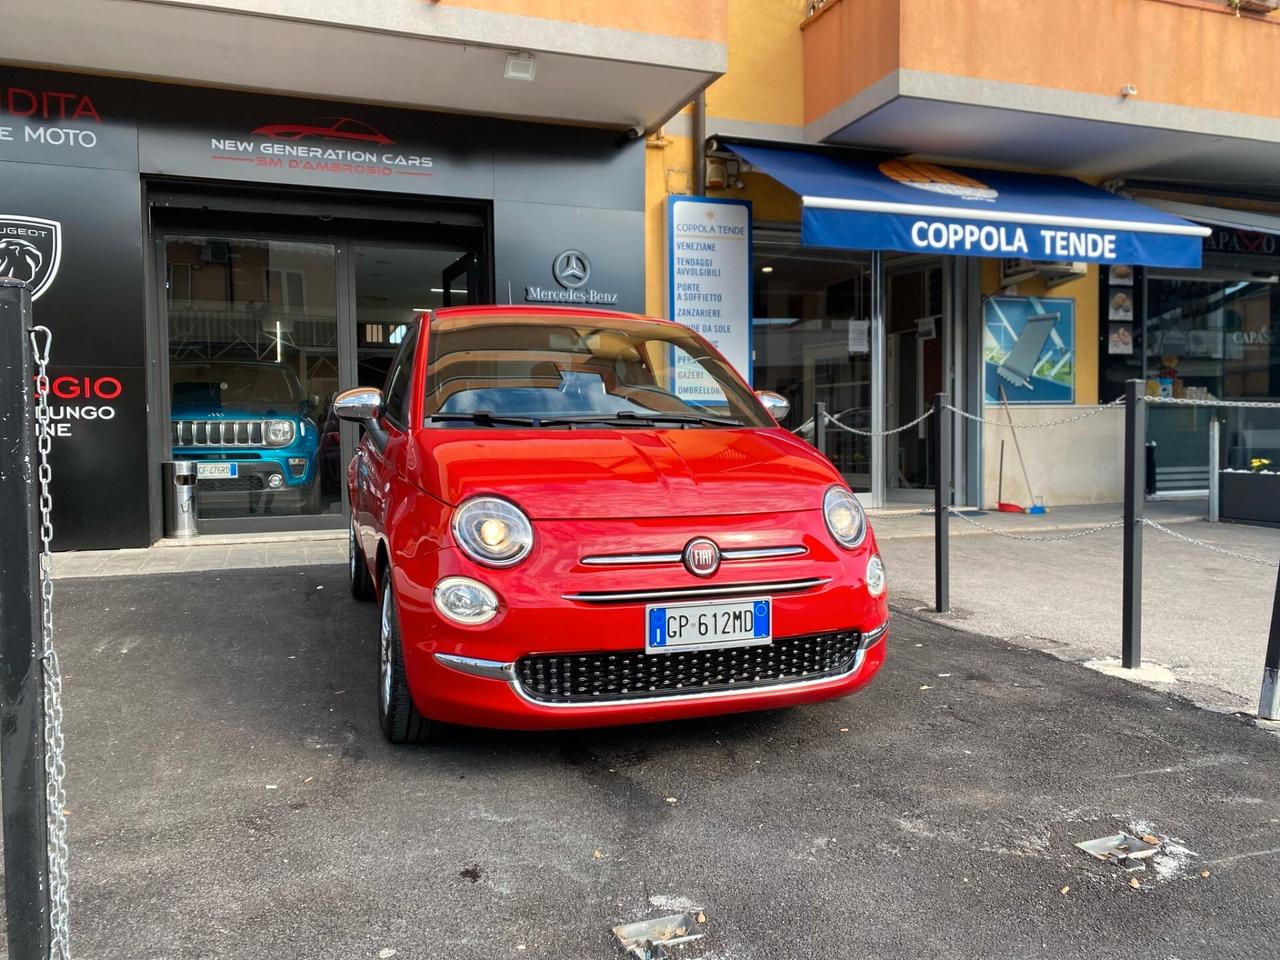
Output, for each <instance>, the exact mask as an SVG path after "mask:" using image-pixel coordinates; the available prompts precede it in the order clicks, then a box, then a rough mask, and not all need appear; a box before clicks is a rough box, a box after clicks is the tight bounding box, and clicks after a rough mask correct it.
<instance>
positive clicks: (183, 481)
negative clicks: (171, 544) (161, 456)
mask: <svg viewBox="0 0 1280 960" xmlns="http://www.w3.org/2000/svg"><path fill="white" fill-rule="evenodd" d="M198 521H199V518H198V517H197V516H196V465H195V463H194V461H191V460H167V461H165V463H164V535H165V536H166V537H194V536H196V535H197V534H198V533H199V532H200V524H199V522H198Z"/></svg>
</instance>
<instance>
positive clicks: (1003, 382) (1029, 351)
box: [982, 297, 1076, 404]
mask: <svg viewBox="0 0 1280 960" xmlns="http://www.w3.org/2000/svg"><path fill="white" fill-rule="evenodd" d="M982 320H983V329H982V356H983V361H984V363H983V369H984V373H983V383H984V391H983V392H984V396H983V400H984V401H985V402H987V403H1000V402H1001V397H1002V395H1003V396H1004V397H1005V398H1007V399H1008V401H1009V403H1011V404H1014V403H1020V404H1059V403H1062V404H1066V403H1074V402H1075V397H1076V302H1075V300H1073V299H1071V298H1069V297H988V298H987V299H986V300H985V301H984V302H983V305H982ZM1002 391H1003V394H1002Z"/></svg>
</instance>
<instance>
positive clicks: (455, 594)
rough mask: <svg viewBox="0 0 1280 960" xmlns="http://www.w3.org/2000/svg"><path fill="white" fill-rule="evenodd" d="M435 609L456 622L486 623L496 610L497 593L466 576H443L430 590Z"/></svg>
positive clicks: (473, 624) (474, 624) (475, 624)
mask: <svg viewBox="0 0 1280 960" xmlns="http://www.w3.org/2000/svg"><path fill="white" fill-rule="evenodd" d="M431 597H432V599H433V600H435V604H436V609H437V610H439V611H440V612H441V613H442V614H444V615H445V616H446V617H448V618H449V619H450V620H454V621H456V622H458V623H466V624H470V625H472V626H477V625H479V624H482V623H488V622H489V621H490V620H492V619H493V618H494V616H495V615H496V614H497V612H498V595H497V594H496V593H494V592H493V591H492V590H490V589H489V588H488V587H486V586H485V585H484V584H483V583H480V582H478V581H476V580H471V579H469V578H467V577H445V578H444V579H443V580H441V581H440V582H439V583H437V584H436V588H435V590H433V591H432V592H431Z"/></svg>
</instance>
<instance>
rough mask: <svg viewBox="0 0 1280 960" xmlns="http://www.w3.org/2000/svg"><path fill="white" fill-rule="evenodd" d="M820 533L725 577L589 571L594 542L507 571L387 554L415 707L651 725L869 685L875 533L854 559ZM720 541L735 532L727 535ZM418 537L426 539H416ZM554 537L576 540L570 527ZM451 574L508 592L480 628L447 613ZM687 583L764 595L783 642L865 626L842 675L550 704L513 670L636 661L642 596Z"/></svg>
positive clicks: (879, 638)
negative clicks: (868, 579) (444, 591)
mask: <svg viewBox="0 0 1280 960" xmlns="http://www.w3.org/2000/svg"><path fill="white" fill-rule="evenodd" d="M737 523H738V525H741V520H739V521H737ZM773 523H774V524H776V520H775V521H773ZM726 525H727V524H726ZM824 538H825V530H824V531H823V532H822V533H820V534H819V533H813V534H811V535H808V536H805V537H804V538H803V540H802V543H803V546H804V547H805V548H806V549H805V551H804V553H803V555H802V556H799V557H792V558H788V559H784V558H778V559H772V560H760V561H752V562H743V563H740V564H729V563H726V564H725V565H724V566H723V567H722V575H717V576H716V577H714V578H711V579H709V580H703V581H698V580H694V579H693V578H692V577H690V576H689V575H687V574H686V573H684V571H683V570H682V569H679V568H677V569H671V570H658V569H648V570H646V571H644V572H641V571H638V570H635V569H616V570H600V569H592V568H590V567H584V566H583V565H582V563H581V562H580V560H579V559H578V558H579V557H580V556H581V555H582V554H583V553H584V552H592V551H590V550H589V549H588V548H586V547H582V546H581V545H574V546H573V548H571V549H570V548H566V549H565V550H564V551H561V552H560V553H559V555H558V556H552V557H548V558H545V561H544V560H540V559H538V558H537V557H536V556H535V557H531V558H530V561H529V564H528V568H524V567H522V568H520V569H516V570H506V571H502V570H491V569H486V568H480V567H478V566H477V565H475V564H474V563H472V562H471V561H470V560H469V559H468V558H467V557H465V556H464V555H462V554H461V553H460V551H458V550H457V549H456V548H452V547H445V548H443V549H440V550H436V551H428V552H425V553H424V552H421V551H417V552H415V554H414V555H413V556H411V557H409V556H404V555H400V556H398V557H397V558H396V562H393V564H392V576H393V577H394V579H395V584H396V594H397V600H398V605H399V612H400V621H401V636H402V638H403V643H404V656H405V669H406V674H407V679H408V683H409V688H410V692H411V694H412V696H413V699H414V702H415V704H416V705H417V708H418V710H419V711H420V712H421V713H423V714H424V715H426V716H428V717H431V718H433V719H436V720H441V721H444V722H450V723H459V724H465V725H470V726H484V727H498V728H506V729H556V728H569V727H590V726H606V725H613V724H628V723H644V722H654V721H661V720H672V719H680V718H688V717H699V716H711V715H715V714H724V713H734V712H741V711H749V710H762V709H771V708H776V707H785V706H791V705H796V704H802V703H813V702H818V701H822V700H829V699H834V698H837V697H842V696H846V695H848V694H850V693H853V692H855V691H856V690H858V689H859V688H861V687H862V686H864V685H865V684H866V683H868V682H869V681H870V680H871V678H872V677H873V676H874V675H875V674H876V672H877V671H878V670H879V669H880V665H881V664H882V663H883V661H884V650H885V642H884V641H885V637H886V636H887V626H888V617H889V613H888V602H887V599H886V597H885V596H880V597H871V596H870V595H869V594H868V592H867V589H866V584H865V579H864V578H865V570H866V561H867V559H869V557H870V556H871V555H872V554H873V553H874V552H875V544H874V539H873V538H869V540H868V543H867V546H866V549H865V550H863V551H859V553H858V554H856V555H854V554H849V553H845V552H836V551H834V550H833V549H832V548H831V547H830V541H829V538H828V539H825V542H824ZM557 539H558V540H559V539H560V538H557ZM722 540H723V541H731V538H730V536H729V535H728V534H725V535H723V537H722ZM413 542H414V544H415V545H416V546H420V545H421V543H422V541H421V540H418V539H416V538H415V540H414V541H413ZM560 542H568V541H567V537H566V538H565V539H564V540H560ZM731 545H734V546H736V544H732V543H731ZM447 576H464V577H470V578H472V579H476V580H480V581H481V582H484V583H486V584H487V585H489V586H490V587H491V588H492V589H494V590H495V591H496V592H497V594H498V596H499V598H500V608H499V613H498V615H497V616H496V617H495V618H494V619H493V620H492V621H490V622H489V623H487V624H484V625H482V626H463V625H460V624H456V623H454V622H452V621H450V620H447V619H446V618H444V617H443V616H441V615H440V614H439V613H438V611H437V610H436V609H435V606H434V604H433V602H432V599H431V592H432V588H433V587H434V585H435V584H436V583H437V582H439V580H441V579H443V578H445V577H447ZM693 589H696V590H703V589H705V590H717V591H719V590H726V591H727V592H726V593H712V594H710V595H708V596H707V597H706V599H709V600H714V599H722V598H723V599H728V598H730V597H734V596H743V595H758V596H766V595H767V596H770V597H771V598H772V603H773V631H772V632H773V636H774V637H775V638H780V639H779V640H775V644H777V643H780V642H783V641H786V640H790V639H795V638H809V637H814V636H817V635H821V634H831V633H837V632H844V633H848V632H854V633H856V634H858V635H860V639H859V643H858V649H857V651H856V655H855V656H854V657H853V659H852V662H851V663H845V665H844V666H843V667H842V668H841V669H840V670H839V672H835V673H824V674H822V675H814V676H804V677H802V678H800V679H795V680H791V679H788V676H789V675H790V674H794V673H802V672H803V671H797V670H794V669H793V670H791V671H789V672H788V671H783V674H784V675H783V676H782V677H781V678H779V679H777V681H776V682H775V681H774V680H773V679H766V680H764V681H762V682H759V683H756V682H750V681H748V682H744V683H736V684H735V685H734V687H733V688H732V689H725V688H724V687H723V685H719V684H715V683H712V684H710V686H711V689H705V690H704V689H697V688H695V687H687V688H683V689H678V690H671V691H669V692H664V691H662V690H650V691H647V692H645V693H642V694H639V695H638V696H637V695H634V694H629V695H626V696H614V695H611V694H610V693H609V688H606V689H605V691H604V692H603V695H602V696H600V697H599V698H593V699H591V700H589V701H586V702H582V701H581V700H579V701H577V702H548V700H547V699H546V698H545V697H543V698H539V697H538V696H537V695H534V694H531V692H530V690H529V689H526V688H525V686H524V685H523V683H522V681H521V676H520V671H519V666H520V663H521V661H522V659H524V658H541V659H546V658H551V657H580V656H583V655H592V656H594V655H599V656H601V657H605V658H608V657H610V656H611V655H612V656H613V657H614V658H615V659H625V658H631V659H632V662H633V663H634V662H636V660H637V659H638V658H643V657H646V656H648V655H645V654H643V652H642V651H643V647H644V630H645V626H644V624H645V606H646V604H647V603H654V602H657V600H656V599H655V598H652V597H651V596H648V595H647V594H649V593H650V592H651V590H666V591H677V590H693ZM600 590H603V591H606V592H608V594H609V599H608V600H607V601H604V600H601V599H600V594H599V593H598V592H597V591H600ZM690 599H702V598H701V597H693V598H690ZM741 649H742V650H751V649H762V648H751V647H743V648H741ZM713 652H718V651H713ZM652 656H653V657H654V658H655V659H656V658H658V657H662V656H664V654H654V655H652ZM842 662H843V661H842ZM740 676H741V675H739V677H740ZM770 676H772V675H770ZM613 689H616V687H615V688H613Z"/></svg>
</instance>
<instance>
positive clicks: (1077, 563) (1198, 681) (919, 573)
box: [873, 503, 1280, 713]
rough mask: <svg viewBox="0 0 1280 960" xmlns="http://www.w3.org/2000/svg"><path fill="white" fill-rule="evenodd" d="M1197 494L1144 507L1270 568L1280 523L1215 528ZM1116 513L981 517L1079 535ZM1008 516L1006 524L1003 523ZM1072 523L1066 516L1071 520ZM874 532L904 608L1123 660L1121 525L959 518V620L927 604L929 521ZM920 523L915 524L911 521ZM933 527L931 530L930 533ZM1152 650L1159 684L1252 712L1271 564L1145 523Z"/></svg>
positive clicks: (1053, 525) (1146, 646)
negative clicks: (1041, 539)
mask: <svg viewBox="0 0 1280 960" xmlns="http://www.w3.org/2000/svg"><path fill="white" fill-rule="evenodd" d="M1201 508H1202V504H1201V505H1197V504H1194V503H1191V504H1186V503H1164V504H1148V509H1147V515H1148V516H1149V517H1151V518H1152V519H1154V520H1156V521H1158V522H1159V523H1161V524H1163V525H1164V526H1166V527H1169V528H1170V529H1172V530H1174V531H1175V532H1177V533H1179V534H1182V535H1183V536H1188V537H1191V538H1193V539H1196V540H1201V541H1206V542H1209V543H1212V544H1214V545H1216V546H1218V547H1220V548H1222V549H1226V550H1230V551H1233V552H1236V553H1241V554H1246V555H1249V556H1253V557H1257V558H1260V559H1266V560H1270V561H1272V562H1273V563H1274V562H1275V561H1276V559H1277V558H1280V530H1275V529H1270V528H1266V527H1251V526H1242V525H1239V524H1222V523H1219V524H1211V523H1208V522H1205V521H1203V520H1201V519H1198V518H1197V514H1198V511H1199V509H1201ZM1118 515H1119V507H1111V508H1108V507H1097V508H1087V509H1081V508H1071V509H1064V510H1059V511H1055V512H1054V513H1052V514H1050V515H1049V518H1047V519H1049V520H1050V521H1051V522H1049V523H1044V524H1043V525H1040V524H1036V523H1033V522H1032V521H1034V520H1036V518H1033V517H1020V516H1017V515H1012V514H1010V515H1004V514H994V513H992V514H985V515H983V516H981V517H978V518H976V519H978V520H979V522H981V523H983V524H985V525H988V526H990V527H991V528H992V529H997V530H1000V531H1002V532H1008V533H1016V534H1019V535H1025V534H1028V533H1030V534H1040V535H1055V532H1058V533H1069V532H1071V530H1072V529H1076V530H1077V532H1079V530H1081V529H1087V528H1088V527H1090V526H1094V525H1096V524H1098V523H1102V522H1105V521H1106V520H1108V519H1111V518H1112V517H1114V516H1118ZM1006 518H1007V519H1006ZM1064 518H1070V519H1071V521H1072V522H1071V523H1064ZM873 522H874V523H875V524H876V535H877V537H878V538H879V541H880V547H881V552H882V554H883V555H884V557H885V562H886V565H887V569H888V571H889V590H890V596H891V597H892V598H893V600H894V602H895V604H896V605H898V606H902V607H906V608H908V609H912V610H915V611H917V612H918V613H920V614H921V615H922V616H929V617H936V619H938V620H940V621H941V622H944V623H953V624H962V625H964V626H965V627H966V628H967V629H972V630H977V631H979V632H981V633H985V634H990V635H993V636H997V637H1002V638H1004V639H1007V640H1010V641H1012V642H1015V643H1019V644H1022V645H1024V646H1030V647H1034V648H1036V649H1042V650H1047V651H1049V652H1051V653H1054V654H1056V655H1057V656H1060V657H1063V658H1066V659H1070V660H1076V661H1081V662H1088V663H1089V664H1090V665H1091V666H1095V667H1100V668H1102V669H1118V662H1116V658H1118V657H1119V656H1120V630H1121V627H1120V600H1121V543H1122V534H1121V531H1120V530H1119V529H1118V528H1117V529H1107V530H1102V531H1100V532H1098V533H1095V534H1092V535H1089V536H1084V537H1080V538H1078V539H1072V540H1064V541H1059V542H1051V543H1038V542H1031V541H1025V540H1012V539H1008V538H1006V537H1001V536H997V535H989V534H987V533H985V532H984V531H982V530H979V529H977V528H974V527H972V526H970V525H969V524H967V523H965V522H964V521H963V520H960V519H958V518H953V519H952V521H951V527H952V533H953V534H954V536H953V538H952V543H951V603H952V612H951V614H950V615H945V616H940V617H938V616H937V615H935V614H933V613H932V605H933V590H934V581H933V562H934V556H933V539H932V517H928V518H911V519H910V520H909V521H895V520H880V521H873ZM908 523H911V524H913V525H914V526H913V527H907V524H908ZM926 524H927V525H928V531H927V533H926V532H925V531H924V527H925V525H926ZM1144 544H1145V546H1144V551H1143V560H1144V563H1143V658H1144V665H1145V666H1146V667H1147V669H1145V670H1144V671H1143V672H1141V673H1139V674H1136V675H1135V674H1133V673H1132V672H1131V671H1120V674H1119V675H1122V676H1125V677H1126V678H1127V679H1131V680H1136V681H1139V682H1144V683H1151V684H1153V685H1155V686H1157V687H1159V688H1161V689H1166V690H1169V691H1171V692H1175V693H1178V694H1180V695H1182V696H1185V697H1188V698H1190V699H1192V700H1194V701H1195V702H1197V703H1199V704H1201V705H1204V706H1207V707H1210V708H1212V709H1216V710H1224V711H1232V712H1233V711H1240V712H1245V713H1252V712H1253V711H1255V710H1256V709H1257V704H1258V693H1259V689H1260V686H1261V682H1262V659H1263V653H1264V652H1265V649H1266V642H1267V634H1268V630H1269V627H1270V621H1271V608H1272V602H1273V597H1274V595H1275V590H1276V570H1275V568H1274V567H1270V566H1263V565H1260V564H1255V563H1249V562H1246V561H1243V560H1238V559H1235V558H1232V557H1228V556H1224V555H1222V554H1218V553H1213V552H1210V551H1208V550H1205V549H1204V548H1202V547H1198V546H1193V545H1190V544H1187V543H1183V542H1181V541H1179V540H1177V539H1175V538H1173V537H1171V536H1170V535H1168V534H1166V533H1163V532H1161V531H1159V530H1155V529H1152V528H1151V527H1147V528H1145V533H1144Z"/></svg>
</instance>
